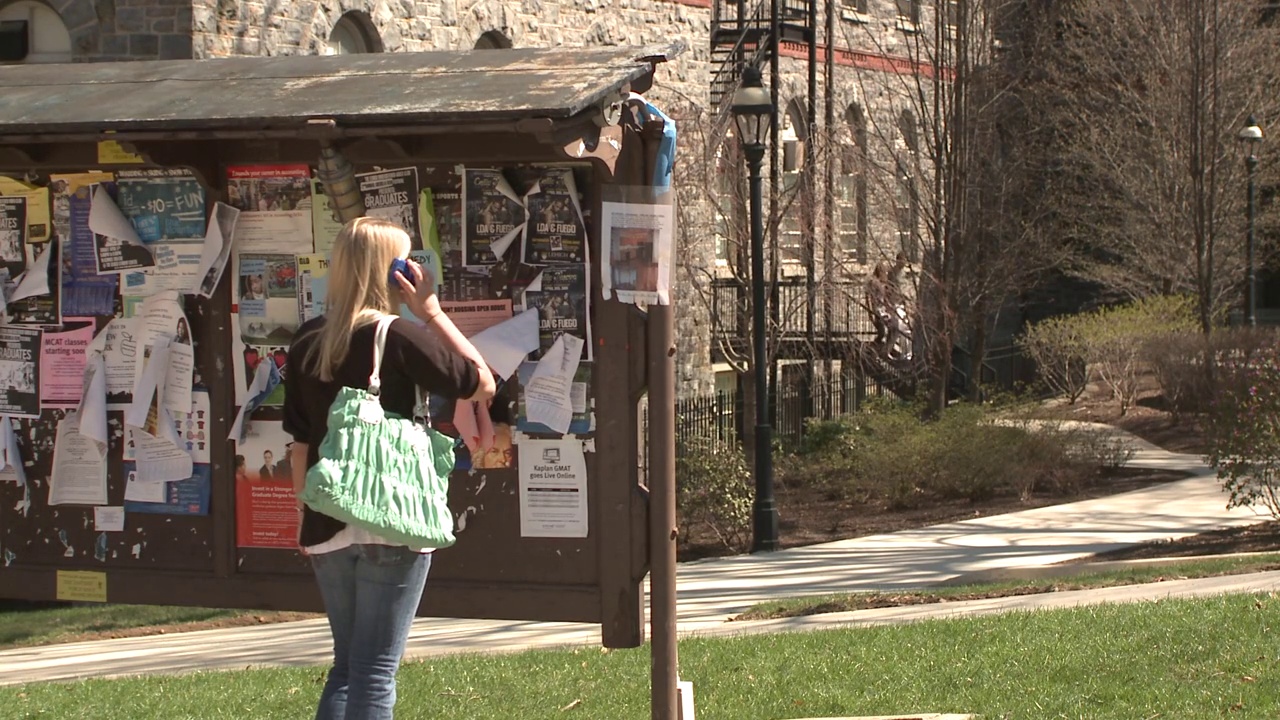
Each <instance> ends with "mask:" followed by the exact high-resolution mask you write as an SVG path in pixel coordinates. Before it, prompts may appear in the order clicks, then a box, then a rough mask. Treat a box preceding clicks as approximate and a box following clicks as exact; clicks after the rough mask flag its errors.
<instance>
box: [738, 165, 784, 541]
mask: <svg viewBox="0 0 1280 720" xmlns="http://www.w3.org/2000/svg"><path fill="white" fill-rule="evenodd" d="M743 150H744V152H745V153H746V156H747V164H748V166H749V167H750V170H751V188H750V190H751V193H750V194H751V291H752V298H751V340H752V344H753V346H754V347H753V351H752V364H753V368H752V369H753V370H754V371H755V395H756V447H755V455H756V456H755V470H756V472H755V475H756V477H755V480H756V498H755V503H754V506H753V508H752V518H753V523H752V529H753V532H752V536H751V552H761V551H765V552H767V551H772V550H777V549H778V509H777V507H776V506H775V505H774V503H773V433H772V428H771V427H770V426H769V381H768V370H769V358H768V355H767V354H766V344H765V340H766V338H765V333H766V332H767V331H766V329H765V321H764V318H765V315H764V313H765V294H764V213H763V210H762V208H761V205H762V204H763V203H762V201H761V188H760V165H761V163H762V162H763V161H764V147H763V146H761V145H759V144H754V143H753V144H750V145H747V146H745V147H744V148H743Z"/></svg>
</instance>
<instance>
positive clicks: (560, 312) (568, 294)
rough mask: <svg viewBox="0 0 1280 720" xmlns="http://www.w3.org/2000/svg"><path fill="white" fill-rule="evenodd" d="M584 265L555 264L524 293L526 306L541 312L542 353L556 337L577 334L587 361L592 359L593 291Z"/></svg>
mask: <svg viewBox="0 0 1280 720" xmlns="http://www.w3.org/2000/svg"><path fill="white" fill-rule="evenodd" d="M587 283H588V275H587V270H586V266H584V265H563V266H557V265H553V266H550V267H548V268H546V269H545V270H543V271H542V272H541V273H540V274H539V275H538V277H537V279H535V280H534V281H533V282H532V283H530V284H529V286H528V287H526V288H525V289H524V290H523V291H522V292H521V293H520V294H521V302H522V307H524V308H525V309H530V310H534V309H536V310H537V311H538V337H539V350H538V352H537V353H536V354H535V356H536V357H541V354H542V353H544V352H546V351H547V350H549V349H550V348H551V346H552V344H554V343H555V341H556V338H558V337H559V336H560V335H563V334H569V335H573V336H574V337H577V338H579V339H581V340H582V341H583V352H584V353H585V355H584V357H583V360H590V359H591V320H590V317H589V316H588V313H587V297H588V293H589V292H590V287H589V286H588V284H587Z"/></svg>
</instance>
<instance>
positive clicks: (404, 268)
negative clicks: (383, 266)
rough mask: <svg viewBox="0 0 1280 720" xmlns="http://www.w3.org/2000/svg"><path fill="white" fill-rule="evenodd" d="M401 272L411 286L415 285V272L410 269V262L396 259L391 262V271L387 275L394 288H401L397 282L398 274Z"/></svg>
mask: <svg viewBox="0 0 1280 720" xmlns="http://www.w3.org/2000/svg"><path fill="white" fill-rule="evenodd" d="M397 272H399V273H400V274H401V275H403V276H404V279H405V280H408V281H409V284H410V285H412V284H413V271H412V270H410V269H409V262H408V261H407V260H405V259H403V258H396V259H395V260H392V261H391V271H390V272H388V273H387V280H389V281H390V282H391V286H392V287H400V283H398V282H396V273H397Z"/></svg>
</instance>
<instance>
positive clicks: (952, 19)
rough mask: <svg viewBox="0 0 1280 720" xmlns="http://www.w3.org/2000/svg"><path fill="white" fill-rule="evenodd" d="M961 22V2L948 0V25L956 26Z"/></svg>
mask: <svg viewBox="0 0 1280 720" xmlns="http://www.w3.org/2000/svg"><path fill="white" fill-rule="evenodd" d="M959 24H960V3H959V2H957V0H947V25H949V26H951V27H956V26H957V25H959Z"/></svg>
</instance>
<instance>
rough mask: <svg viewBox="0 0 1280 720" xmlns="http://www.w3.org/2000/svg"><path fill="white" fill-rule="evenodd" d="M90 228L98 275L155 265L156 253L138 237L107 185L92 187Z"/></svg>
mask: <svg viewBox="0 0 1280 720" xmlns="http://www.w3.org/2000/svg"><path fill="white" fill-rule="evenodd" d="M89 229H90V230H92V231H93V254H94V263H95V270H96V272H97V273H98V274H99V275H107V274H112V275H118V274H120V273H124V272H130V271H133V270H143V269H145V268H152V267H155V265H156V259H155V256H154V255H152V254H151V250H150V249H149V248H148V247H147V246H146V245H145V244H144V243H143V242H142V240H141V239H140V238H139V237H138V233H137V231H136V230H134V228H133V223H131V222H129V220H128V218H126V217H125V216H124V214H123V213H121V212H120V208H119V206H118V205H116V202H115V198H113V197H112V196H111V189H110V188H109V187H108V186H106V185H95V186H94V187H93V192H92V196H91V200H90V204H89Z"/></svg>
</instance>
